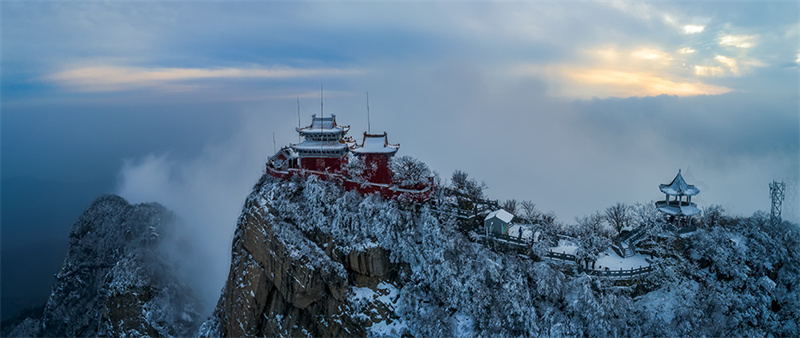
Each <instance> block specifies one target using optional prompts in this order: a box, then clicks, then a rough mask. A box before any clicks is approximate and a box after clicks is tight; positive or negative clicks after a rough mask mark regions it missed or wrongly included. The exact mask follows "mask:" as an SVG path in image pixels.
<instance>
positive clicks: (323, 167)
mask: <svg viewBox="0 0 800 338" xmlns="http://www.w3.org/2000/svg"><path fill="white" fill-rule="evenodd" d="M300 167H301V168H302V169H307V170H316V171H327V172H337V171H339V170H341V169H342V159H341V158H330V157H304V158H301V159H300Z"/></svg>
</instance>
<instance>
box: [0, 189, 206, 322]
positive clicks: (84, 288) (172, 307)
mask: <svg viewBox="0 0 800 338" xmlns="http://www.w3.org/2000/svg"><path fill="white" fill-rule="evenodd" d="M173 221H174V216H173V214H172V213H171V212H169V211H168V210H167V209H165V208H164V207H163V206H161V205H159V204H155V203H150V204H138V205H131V204H129V203H128V202H127V201H125V200H124V199H123V198H121V197H119V196H113V195H106V196H102V197H99V198H98V199H97V200H95V201H94V202H93V203H92V204H91V206H89V208H88V209H86V211H85V212H84V213H83V215H82V216H81V217H80V218H79V219H78V221H77V222H76V223H75V225H74V226H73V228H72V230H71V232H70V235H69V240H70V248H69V252H68V254H67V257H66V259H65V260H64V265H63V266H62V268H61V271H60V272H59V274H58V275H57V276H56V281H55V283H54V284H53V291H52V294H51V295H50V298H49V300H48V302H47V305H46V306H45V309H44V313H43V316H42V319H41V321H36V320H26V321H25V322H23V325H20V326H18V327H17V329H16V330H15V331H14V332H12V333H11V335H20V336H36V335H40V334H41V335H43V336H131V335H148V336H185V335H188V334H190V333H192V332H193V331H194V330H196V327H197V323H198V322H199V319H200V317H201V316H200V314H199V313H198V310H199V308H200V306H199V301H198V300H197V298H195V297H194V296H193V292H192V290H190V289H189V288H188V287H187V286H185V285H184V284H182V283H181V282H180V281H179V279H178V278H176V276H175V275H174V272H173V269H172V267H171V265H170V263H169V262H168V261H166V260H165V259H164V257H163V255H162V254H161V253H160V252H159V249H158V244H159V242H160V238H161V237H162V235H163V234H164V232H165V231H166V230H167V228H168V227H169V226H170V224H172V222H173Z"/></svg>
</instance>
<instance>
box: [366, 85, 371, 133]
mask: <svg viewBox="0 0 800 338" xmlns="http://www.w3.org/2000/svg"><path fill="white" fill-rule="evenodd" d="M367 134H372V130H371V129H370V123H369V92H367Z"/></svg>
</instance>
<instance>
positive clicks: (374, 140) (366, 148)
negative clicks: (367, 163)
mask: <svg viewBox="0 0 800 338" xmlns="http://www.w3.org/2000/svg"><path fill="white" fill-rule="evenodd" d="M398 149H400V145H399V144H390V143H389V137H388V135H387V134H386V132H383V134H367V133H366V132H365V133H364V139H363V140H362V141H361V145H359V144H356V145H355V146H353V148H351V149H350V150H351V151H353V152H354V153H356V154H389V155H394V154H395V153H396V152H397V150H398Z"/></svg>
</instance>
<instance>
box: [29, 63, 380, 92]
mask: <svg viewBox="0 0 800 338" xmlns="http://www.w3.org/2000/svg"><path fill="white" fill-rule="evenodd" d="M362 73H364V70H360V69H347V68H294V67H286V66H274V67H260V66H259V67H249V68H167V67H151V68H147V67H130V66H116V65H101V66H88V67H69V68H67V69H65V70H62V71H59V72H56V73H54V74H51V75H49V76H46V77H45V80H46V81H49V82H53V83H56V84H58V85H60V86H63V87H66V88H68V89H71V90H74V91H81V92H109V91H122V90H131V89H140V88H157V89H162V90H179V91H180V90H191V89H195V88H198V87H199V85H198V84H197V82H198V81H207V80H225V79H227V80H231V79H266V80H269V79H294V78H311V77H320V78H322V77H331V76H336V77H342V76H353V75H358V74H362Z"/></svg>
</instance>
